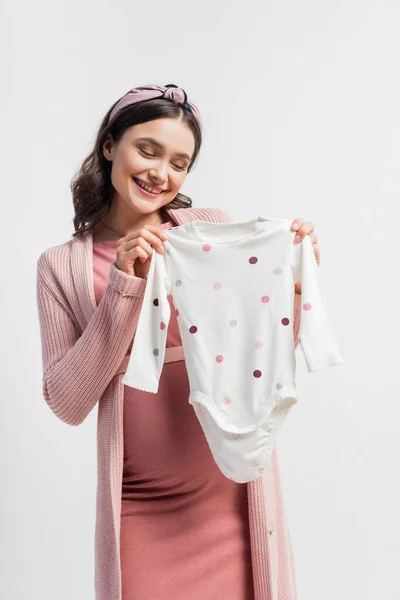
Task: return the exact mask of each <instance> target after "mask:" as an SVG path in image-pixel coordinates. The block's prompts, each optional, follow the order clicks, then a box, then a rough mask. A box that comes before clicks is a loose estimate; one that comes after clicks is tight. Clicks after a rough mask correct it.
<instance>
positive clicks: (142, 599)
mask: <svg viewBox="0 0 400 600" xmlns="http://www.w3.org/2000/svg"><path fill="white" fill-rule="evenodd" d="M173 225H174V223H172V222H169V223H168V224H166V223H164V224H162V225H160V226H158V227H159V228H160V229H165V228H166V227H168V226H170V227H171V226H173ZM116 247H117V242H116V241H114V240H109V241H103V242H95V243H94V244H93V278H94V291H95V297H96V303H97V304H99V302H100V300H101V297H102V295H103V293H104V289H105V288H106V286H107V283H108V279H109V269H110V264H111V263H112V262H113V261H115V258H116ZM166 346H167V347H168V348H178V347H181V346H182V341H181V338H180V335H179V329H178V324H177V320H176V316H175V315H174V314H172V316H171V319H170V323H169V327H168V335H167V337H166ZM131 348H132V343H131V344H130V346H129V349H131ZM129 349H128V353H129ZM188 394H189V383H188V377H187V371H186V366H185V361H184V360H177V361H172V362H167V363H164V368H163V370H162V373H161V377H160V382H159V387H158V392H157V394H149V393H146V392H142V391H140V390H136V389H134V388H131V387H128V386H126V387H125V391H124V404H123V439H124V462H123V474H122V497H121V530H120V556H121V558H120V560H121V583H122V598H123V600H168V599H171V600H172V599H173V600H205V599H211V598H225V597H226V598H229V599H230V600H254V589H253V574H252V559H251V548H250V531H249V514H248V500H247V486H246V485H241V484H239V483H235V482H233V481H230V480H229V479H227V478H226V477H224V476H223V475H222V473H221V472H220V470H219V469H218V468H217V466H216V464H215V462H214V460H213V458H212V456H211V454H210V451H209V447H208V445H207V441H206V439H205V437H204V434H203V431H202V428H201V426H200V423H199V422H198V420H197V418H196V415H195V413H194V412H193V409H192V407H191V406H190V405H189V404H188V402H187V397H188ZM276 501H277V502H280V500H279V499H277V500H276ZM276 526H277V527H278V528H280V529H281V530H282V531H283V530H284V529H285V528H286V527H287V524H286V522H285V515H284V514H283V513H280V518H279V519H278V521H277V524H276Z"/></svg>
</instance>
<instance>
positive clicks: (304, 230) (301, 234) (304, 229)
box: [294, 221, 315, 244]
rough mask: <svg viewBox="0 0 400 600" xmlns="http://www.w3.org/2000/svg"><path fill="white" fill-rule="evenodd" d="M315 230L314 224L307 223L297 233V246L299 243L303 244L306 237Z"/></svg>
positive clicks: (295, 239)
mask: <svg viewBox="0 0 400 600" xmlns="http://www.w3.org/2000/svg"><path fill="white" fill-rule="evenodd" d="M314 228H315V225H314V223H311V221H305V222H304V223H303V225H302V226H301V227H300V229H299V230H298V231H297V233H296V236H295V238H294V241H295V243H296V244H297V243H298V242H301V241H302V239H304V238H305V236H306V235H309V234H310V233H311V232H312V231H313V230H314Z"/></svg>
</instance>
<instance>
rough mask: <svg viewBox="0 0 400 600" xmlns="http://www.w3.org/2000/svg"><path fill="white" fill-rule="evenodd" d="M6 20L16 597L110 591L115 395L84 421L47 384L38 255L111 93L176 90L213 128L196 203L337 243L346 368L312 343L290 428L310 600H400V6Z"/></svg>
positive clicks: (296, 530) (337, 312) (291, 479)
mask: <svg viewBox="0 0 400 600" xmlns="http://www.w3.org/2000/svg"><path fill="white" fill-rule="evenodd" d="M0 22H1V53H0V60H1V83H2V85H1V87H2V93H1V95H0V102H1V116H2V119H1V121H2V143H1V165H2V170H3V173H2V178H1V181H2V202H1V217H2V226H1V232H2V242H3V260H2V294H1V308H2V314H3V326H2V327H3V333H2V336H1V342H2V343H1V376H2V380H1V390H2V402H1V407H2V418H1V431H0V440H1V448H0V450H1V453H0V456H1V471H2V486H1V492H2V493H1V496H0V497H1V506H0V508H1V511H0V514H1V532H2V533H1V542H0V544H1V546H0V548H1V556H0V558H1V563H0V564H1V573H0V575H1V577H0V578H1V591H2V597H4V598H7V600H26V599H27V598H29V599H32V600H47V599H49V600H50V599H51V600H53V599H54V598H57V600H71V598H74V599H76V600H89V599H93V598H94V591H93V570H94V523H95V492H96V418H97V409H95V410H94V411H92V413H91V414H90V415H89V417H88V418H87V419H86V420H85V422H84V423H83V424H82V425H81V426H80V427H78V428H75V427H69V426H67V425H66V424H64V423H62V422H61V421H59V420H58V419H57V418H55V416H54V415H53V413H51V411H50V410H49V408H48V406H47V405H46V403H45V401H44V399H43V397H42V390H41V377H42V371H41V369H42V365H41V355H40V338H39V326H38V319H37V308H36V296H35V281H36V261H37V258H38V256H39V255H40V254H41V253H42V252H43V251H44V250H45V249H46V248H48V247H50V246H53V245H57V244H61V243H63V242H65V241H67V240H68V239H70V237H71V234H72V232H73V225H72V218H73V209H72V199H71V194H70V189H69V184H70V180H71V178H72V176H73V174H74V173H75V171H76V169H77V168H78V167H79V165H80V163H81V162H82V160H83V159H84V158H85V157H86V155H87V154H88V153H89V152H90V150H91V147H92V144H93V142H94V139H95V134H96V132H97V129H98V127H99V125H100V122H101V120H102V118H103V116H104V114H105V113H106V111H107V110H108V108H109V107H110V106H111V104H112V103H113V102H114V101H116V100H117V99H118V98H119V97H120V96H122V95H123V94H124V93H125V92H126V91H128V89H130V88H132V87H134V86H136V85H144V84H147V83H157V84H161V85H165V84H168V83H175V84H177V85H180V86H181V87H183V88H184V89H185V90H186V91H187V93H188V95H189V98H190V99H191V100H193V102H194V103H195V104H197V106H198V107H199V109H200V111H201V114H202V117H203V121H204V144H203V147H202V149H201V153H200V156H199V161H198V165H197V167H196V168H195V170H194V171H193V172H192V173H191V174H189V176H188V178H187V180H186V182H185V184H184V186H183V188H182V192H183V193H185V194H187V195H189V196H190V197H191V198H192V199H193V204H194V206H218V207H220V208H222V209H223V210H225V211H226V212H227V213H228V214H229V215H230V216H231V218H232V219H237V220H240V219H251V218H253V217H256V216H257V215H259V214H262V215H266V216H281V217H287V218H295V217H302V218H305V219H307V220H310V221H312V222H313V223H314V224H315V227H316V232H317V233H318V236H319V240H320V248H321V257H322V260H321V266H320V269H321V272H322V273H323V278H324V282H325V288H326V293H327V298H328V306H329V308H330V315H331V320H332V324H333V327H334V331H335V333H336V337H337V341H338V344H339V346H340V349H341V351H342V355H343V359H344V363H343V365H341V366H336V367H334V368H331V369H324V370H322V371H320V372H316V373H313V374H308V373H307V372H306V369H305V363H304V359H303V357H302V355H301V351H300V348H299V349H298V352H299V353H298V357H299V363H298V377H297V381H298V392H299V402H298V404H297V405H296V406H295V408H294V409H293V411H292V412H291V414H290V417H289V418H288V420H287V421H286V424H285V426H284V428H283V430H282V432H281V434H280V436H281V437H280V439H279V442H278V452H279V456H280V465H281V476H282V480H283V485H284V500H285V504H286V509H287V514H288V520H289V525H290V530H291V534H292V540H293V547H294V554H295V560H296V570H297V579H298V589H299V600H338V599H339V598H340V600H358V599H360V600H361V599H362V600H376V599H377V598H382V599H383V598H384V599H385V600H398V599H399V598H400V584H399V578H398V569H399V562H400V528H399V523H400V518H399V506H400V492H399V475H400V469H399V459H400V442H399V439H400V435H399V433H400V427H399V419H400V411H399V402H400V384H399V372H400V368H399V349H398V345H399V333H400V331H399V323H398V313H399V309H398V305H399V252H398V238H399V233H398V232H399V221H398V219H399V211H398V206H399V202H400V196H399V194H400V170H399V167H400V147H399V143H400V110H399V107H400V85H399V58H400V36H399V30H400V4H399V3H398V2H397V1H396V0H392V1H389V0H388V1H386V2H385V1H381V2H379V1H378V0H375V1H373V0H346V1H345V0H330V1H325V2H324V1H321V0H320V1H319V2H318V1H316V0H313V1H311V0H310V1H306V0H297V1H296V0H281V1H280V2H274V3H272V2H269V1H267V2H265V1H261V0H259V1H254V0H248V1H247V2H245V3H243V2H240V1H237V2H222V1H220V2H209V1H207V0H203V2H201V3H199V2H197V3H194V2H177V1H176V0H169V1H168V2H161V1H160V0H157V1H152V2H149V3H144V2H136V3H133V2H128V1H125V2H123V1H121V0H120V1H117V2H112V3H111V2H104V1H97V2H85V1H83V2H82V1H81V2H75V1H74V0H69V1H68V2H63V3H60V2H49V1H47V2H46V1H43V0H42V1H40V0H39V1H36V2H19V3H18V2H11V1H10V0H8V1H7V0H2V3H1V18H0ZM188 600H190V599H189V598H188ZM205 600H208V599H205Z"/></svg>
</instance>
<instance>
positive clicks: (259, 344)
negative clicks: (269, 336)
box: [254, 342, 263, 350]
mask: <svg viewBox="0 0 400 600" xmlns="http://www.w3.org/2000/svg"><path fill="white" fill-rule="evenodd" d="M254 346H255V348H257V350H259V349H260V348H262V347H263V345H262V342H256V343H255V344H254Z"/></svg>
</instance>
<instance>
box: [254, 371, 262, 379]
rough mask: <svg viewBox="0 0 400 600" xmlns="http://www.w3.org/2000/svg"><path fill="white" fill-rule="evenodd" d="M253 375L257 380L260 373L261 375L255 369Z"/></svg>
mask: <svg viewBox="0 0 400 600" xmlns="http://www.w3.org/2000/svg"><path fill="white" fill-rule="evenodd" d="M253 375H254V377H257V378H258V377H261V375H262V373H261V371H259V370H258V369H257V370H256V371H253Z"/></svg>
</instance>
